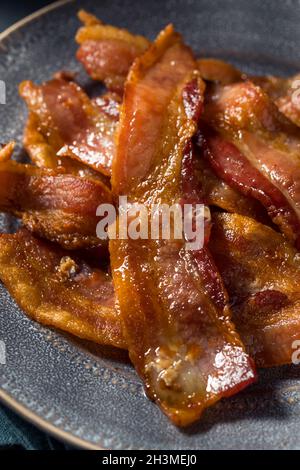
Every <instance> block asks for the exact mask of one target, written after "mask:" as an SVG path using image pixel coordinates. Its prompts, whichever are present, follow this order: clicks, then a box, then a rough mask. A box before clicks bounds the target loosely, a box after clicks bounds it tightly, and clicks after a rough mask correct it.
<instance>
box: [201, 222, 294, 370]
mask: <svg viewBox="0 0 300 470" xmlns="http://www.w3.org/2000/svg"><path fill="white" fill-rule="evenodd" d="M209 248H210V250H211V251H212V254H213V256H214V259H215V261H216V264H217V266H218V268H219V270H220V273H221V275H222V278H223V280H224V283H225V286H226V288H227V290H228V293H229V296H230V300H231V302H232V304H233V305H232V309H233V314H234V316H233V321H234V323H235V325H236V327H237V330H238V331H239V333H240V335H241V337H242V339H243V341H244V342H245V344H246V346H247V349H248V351H249V353H250V354H251V356H253V357H254V359H255V362H256V363H257V365H259V366H273V365H280V364H288V363H291V362H292V355H293V352H294V348H293V342H294V341H295V340H298V341H299V340H300V313H299V312H300V289H299V286H300V257H299V253H298V252H297V251H296V250H295V249H294V248H293V247H292V246H291V245H290V244H289V243H288V242H287V241H286V240H285V239H284V237H283V236H282V235H281V234H279V233H277V232H275V231H274V230H272V229H271V228H269V227H266V226H265V225H262V224H260V223H258V222H256V221H254V220H253V219H250V218H248V217H243V216H240V215H237V214H214V215H213V228H212V236H211V240H210V243H209Z"/></svg>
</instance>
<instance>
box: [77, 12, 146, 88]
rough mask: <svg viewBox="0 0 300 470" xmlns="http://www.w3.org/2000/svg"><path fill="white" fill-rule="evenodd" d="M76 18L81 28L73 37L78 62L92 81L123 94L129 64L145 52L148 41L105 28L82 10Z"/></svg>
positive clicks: (125, 31) (114, 29)
mask: <svg viewBox="0 0 300 470" xmlns="http://www.w3.org/2000/svg"><path fill="white" fill-rule="evenodd" d="M78 16H79V19H80V20H81V21H82V22H83V24H84V26H83V27H81V28H80V29H79V31H78V32H77V35H76V41H77V43H78V44H80V47H79V49H78V51H77V59H78V60H79V61H80V62H81V63H82V64H83V66H84V67H85V69H86V71H87V73H88V74H89V75H90V76H91V77H92V78H93V79H95V80H100V81H104V83H105V85H106V86H107V88H109V89H111V90H114V91H117V92H121V93H122V92H123V86H124V81H125V79H126V76H127V74H128V71H129V68H130V66H131V64H132V63H133V61H134V59H135V58H136V57H138V56H139V55H141V54H142V53H143V52H144V51H145V50H146V49H147V47H148V46H149V44H150V43H149V41H148V40H147V39H146V38H144V37H143V36H136V35H133V34H131V33H129V32H128V31H127V30H126V29H119V28H116V27H114V26H109V25H105V24H103V23H102V22H101V21H100V20H98V19H97V18H95V17H94V16H93V15H90V14H89V13H86V12H85V11H83V10H81V11H80V12H79V14H78Z"/></svg>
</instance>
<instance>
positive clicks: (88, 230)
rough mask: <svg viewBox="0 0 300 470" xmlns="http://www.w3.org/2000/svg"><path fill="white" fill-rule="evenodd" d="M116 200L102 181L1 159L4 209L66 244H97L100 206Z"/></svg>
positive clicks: (0, 203)
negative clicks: (97, 211)
mask: <svg viewBox="0 0 300 470" xmlns="http://www.w3.org/2000/svg"><path fill="white" fill-rule="evenodd" d="M102 202H105V203H106V202H108V203H109V202H112V198H111V192H110V191H109V190H108V189H107V187H106V186H105V185H104V184H102V183H101V182H100V181H97V180H95V179H91V178H81V177H79V176H74V175H69V174H64V173H58V172H55V171H53V170H47V169H41V168H37V167H34V166H31V165H23V164H21V163H17V162H14V161H4V162H2V163H0V211H2V212H8V213H11V214H14V215H16V216H17V217H21V218H22V221H23V223H24V225H25V226H26V227H27V228H28V229H29V230H31V231H33V232H34V233H36V234H38V235H40V236H42V237H45V238H47V239H49V240H51V241H55V242H57V243H59V244H61V245H62V246H64V247H65V248H69V249H74V248H79V247H90V246H97V245H99V244H100V243H101V241H100V240H99V239H98V238H97V236H96V225H97V222H98V220H97V217H96V209H97V207H98V205H99V204H101V203H102Z"/></svg>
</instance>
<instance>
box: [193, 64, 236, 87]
mask: <svg viewBox="0 0 300 470" xmlns="http://www.w3.org/2000/svg"><path fill="white" fill-rule="evenodd" d="M197 62H198V70H199V72H200V75H201V77H202V78H203V80H207V81H209V82H217V83H219V84H220V85H229V84H230V83H234V82H239V81H241V80H243V79H244V78H245V75H244V74H242V73H241V72H240V71H239V70H237V69H236V68H235V67H233V65H231V64H229V63H228V62H224V61H223V60H219V59H210V58H206V59H199V60H198V61H197Z"/></svg>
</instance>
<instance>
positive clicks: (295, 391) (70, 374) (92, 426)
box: [0, 0, 300, 449]
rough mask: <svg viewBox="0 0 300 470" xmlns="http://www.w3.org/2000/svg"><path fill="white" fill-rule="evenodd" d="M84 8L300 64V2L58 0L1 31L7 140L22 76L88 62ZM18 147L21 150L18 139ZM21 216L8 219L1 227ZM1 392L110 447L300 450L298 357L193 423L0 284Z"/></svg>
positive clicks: (12, 132) (123, 364)
mask: <svg viewBox="0 0 300 470" xmlns="http://www.w3.org/2000/svg"><path fill="white" fill-rule="evenodd" d="M79 7H84V8H86V9H88V10H91V11H92V12H94V13H95V14H97V15H98V16H99V17H100V18H102V19H103V20H104V21H105V22H107V23H112V24H115V25H119V26H124V27H127V28H129V29H130V30H131V31H133V32H136V33H141V34H144V35H146V36H148V37H149V38H154V37H155V35H156V33H157V32H158V31H159V30H160V29H161V28H162V27H163V26H164V25H166V23H168V22H173V23H174V24H175V25H176V28H177V29H178V30H179V31H181V32H182V33H183V34H184V36H185V38H186V41H187V42H188V43H189V44H190V45H191V46H192V47H193V48H194V49H195V51H197V53H198V54H199V55H200V54H201V55H209V56H213V57H222V58H225V59H228V60H230V61H232V62H234V63H235V64H236V65H238V66H240V67H242V68H243V69H244V70H246V71H250V72H255V73H275V74H291V73H294V72H296V71H298V70H299V69H300V28H299V24H300V1H298V0H286V1H281V2H278V1H276V0H266V1H264V2H262V1H260V0H252V1H251V2H250V1H249V0H245V1H241V0H239V1H236V0H232V1H231V0H215V1H211V0H185V1H184V0H176V1H175V0H167V1H164V2H162V1H157V0H143V1H139V0H128V1H127V0H125V1H124V0H102V1H99V2H95V1H88V0H87V1H78V2H67V3H66V2H62V3H61V2H60V3H59V4H56V5H55V6H54V8H53V6H52V7H51V8H49V9H46V10H43V11H42V12H40V13H39V14H36V15H34V16H32V17H30V18H28V19H25V20H24V21H22V22H20V23H18V24H17V25H16V26H15V27H12V28H10V30H9V31H7V32H5V33H3V34H2V35H0V79H1V80H5V82H6V84H7V104H6V105H0V141H1V142H5V141H8V140H10V139H18V142H19V143H20V142H21V134H22V129H23V125H24V119H25V107H24V105H23V103H22V101H21V99H20V98H19V97H18V93H17V86H18V83H19V82H21V81H22V80H24V79H32V80H35V81H42V80H46V79H48V78H49V77H51V75H52V74H53V73H54V72H55V71H57V70H59V69H62V68H64V69H71V70H78V71H81V80H82V81H86V80H87V78H86V77H85V75H84V73H83V72H82V70H81V67H80V65H79V64H78V63H76V60H75V50H76V45H75V43H74V34H75V32H76V29H77V27H78V21H77V19H76V11H77V10H78V9H79ZM20 153H21V150H20ZM12 227H13V221H12V220H11V219H10V218H8V217H6V218H4V217H3V218H2V219H0V228H1V230H2V231H3V230H5V231H8V230H11V229H12ZM0 340H1V341H4V342H5V345H6V365H0V397H1V399H2V400H3V402H4V403H6V404H8V405H9V406H11V407H12V408H13V409H14V410H16V411H17V412H19V413H20V414H21V415H22V416H24V417H25V418H27V419H28V420H30V421H32V422H33V423H35V424H36V425H38V426H39V427H41V428H43V429H44V430H46V431H47V432H50V433H52V434H53V435H55V436H56V437H58V438H61V439H64V440H65V441H67V442H69V443H72V444H75V445H78V446H80V447H84V448H105V449H232V448H233V449H253V448H258V449H282V448H288V449H299V448H300V422H299V416H300V394H299V391H300V380H299V379H300V368H297V367H296V366H294V367H283V368H277V369H274V370H272V369H270V370H267V371H261V373H260V381H259V383H258V384H256V385H254V386H252V387H250V388H248V389H247V390H246V391H244V392H243V393H240V394H239V395H237V396H235V397H233V398H231V399H227V400H225V401H222V402H220V403H218V404H217V405H216V406H215V407H213V408H211V409H209V410H207V412H206V413H205V415H204V416H203V419H202V420H201V422H199V423H198V424H197V425H195V426H194V427H192V428H189V429H187V430H184V431H183V430H179V429H177V428H175V427H174V426H173V425H172V424H171V423H170V422H169V421H168V420H167V418H165V417H164V416H163V414H162V413H161V412H160V411H159V409H158V408H157V407H156V406H155V405H154V404H153V403H151V402H150V401H149V400H148V399H147V398H146V397H145V395H144V392H143V387H142V384H141V382H140V380H139V379H138V377H137V376H136V374H135V372H134V370H133V368H132V366H131V365H130V364H129V361H128V358H127V356H126V354H125V353H120V352H117V351H115V350H110V349H108V348H100V347H97V346H95V345H93V344H87V343H84V342H81V341H79V340H76V339H74V338H71V337H69V336H67V335H64V334H62V333H60V332H58V331H54V330H51V329H48V328H43V327H42V326H40V325H38V324H36V323H34V322H32V321H30V320H29V319H28V318H26V316H25V315H24V314H23V313H22V311H21V310H20V309H19V308H18V307H17V305H16V303H15V302H14V300H12V299H11V297H10V296H9V294H8V293H7V291H6V290H5V289H4V287H2V286H1V285H0Z"/></svg>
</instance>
